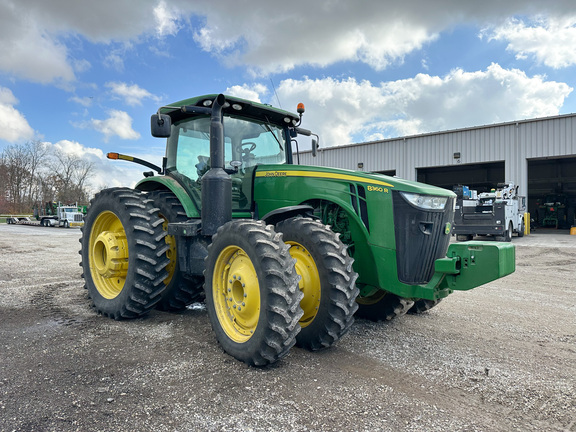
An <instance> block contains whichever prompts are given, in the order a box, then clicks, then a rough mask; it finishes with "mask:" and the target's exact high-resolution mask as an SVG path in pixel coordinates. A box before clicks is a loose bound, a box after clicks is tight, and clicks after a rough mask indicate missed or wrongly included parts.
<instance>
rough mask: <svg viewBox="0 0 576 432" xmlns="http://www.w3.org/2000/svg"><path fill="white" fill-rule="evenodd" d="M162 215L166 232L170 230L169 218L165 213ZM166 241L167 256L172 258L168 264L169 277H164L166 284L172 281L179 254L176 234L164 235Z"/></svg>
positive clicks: (163, 227)
mask: <svg viewBox="0 0 576 432" xmlns="http://www.w3.org/2000/svg"><path fill="white" fill-rule="evenodd" d="M160 217H161V218H162V219H164V222H163V223H162V229H163V230H164V231H165V232H166V231H168V219H166V217H165V216H164V215H163V214H160ZM164 241H165V242H166V244H167V245H168V248H169V249H168V250H167V251H166V257H167V258H168V259H169V260H170V262H169V263H168V265H167V266H166V271H167V272H168V277H166V279H164V281H163V282H164V285H169V284H170V281H172V277H173V276H174V272H175V271H176V260H177V259H178V256H177V255H176V239H175V238H174V236H171V235H167V236H166V237H164Z"/></svg>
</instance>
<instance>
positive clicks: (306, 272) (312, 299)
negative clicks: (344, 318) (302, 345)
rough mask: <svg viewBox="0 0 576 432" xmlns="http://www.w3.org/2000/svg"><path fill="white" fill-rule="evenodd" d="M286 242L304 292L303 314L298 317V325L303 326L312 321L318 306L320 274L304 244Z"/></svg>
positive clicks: (320, 290) (301, 305)
mask: <svg viewBox="0 0 576 432" xmlns="http://www.w3.org/2000/svg"><path fill="white" fill-rule="evenodd" d="M286 243H287V244H289V245H290V255H291V256H292V258H294V259H296V273H298V274H299V275H300V276H301V279H300V282H299V284H298V287H299V288H300V291H302V292H303V293H304V298H303V299H302V301H301V302H300V307H301V308H302V310H303V311H304V315H302V318H300V327H302V328H304V327H306V326H308V325H310V323H311V322H312V321H314V318H315V317H316V314H317V313H318V309H319V308H320V295H321V293H322V285H321V284H320V275H319V274H318V267H316V262H315V261H314V259H313V258H312V255H310V252H308V250H307V249H306V248H305V247H304V246H302V245H301V244H300V243H296V242H286Z"/></svg>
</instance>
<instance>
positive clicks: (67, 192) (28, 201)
mask: <svg viewBox="0 0 576 432" xmlns="http://www.w3.org/2000/svg"><path fill="white" fill-rule="evenodd" d="M93 171H94V164H93V163H92V162H89V161H87V160H85V159H82V158H81V157H80V156H76V155H71V154H68V153H64V152H62V151H60V150H58V149H55V148H53V147H51V146H48V145H47V144H44V143H42V142H40V141H29V142H27V143H24V144H14V145H10V146H8V147H6V148H5V149H4V150H3V151H2V153H0V214H5V213H9V214H28V213H32V212H33V209H34V208H35V207H40V206H43V205H44V203H46V202H61V203H63V204H73V203H78V204H81V203H82V204H85V203H87V202H88V199H89V194H90V191H89V179H90V176H91V174H92V173H93Z"/></svg>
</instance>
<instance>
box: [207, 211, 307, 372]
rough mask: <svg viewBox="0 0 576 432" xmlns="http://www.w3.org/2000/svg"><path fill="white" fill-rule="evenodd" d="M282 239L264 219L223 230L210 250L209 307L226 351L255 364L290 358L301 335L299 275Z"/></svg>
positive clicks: (235, 223)
mask: <svg viewBox="0 0 576 432" xmlns="http://www.w3.org/2000/svg"><path fill="white" fill-rule="evenodd" d="M289 249H290V248H289V247H288V245H286V244H285V243H284V242H283V241H282V235H281V234H278V233H276V232H275V231H274V229H273V227H272V226H271V225H268V226H266V224H265V223H264V222H262V221H254V220H250V219H238V220H234V221H231V222H228V223H226V224H224V225H223V226H221V227H220V228H218V231H217V233H216V234H215V235H214V236H213V237H212V243H211V244H210V246H208V257H207V258H206V270H205V272H204V276H205V280H206V284H205V292H206V309H207V311H208V317H209V319H210V323H211V325H212V329H213V330H214V333H215V334H216V339H217V340H218V343H219V344H220V346H221V347H222V349H223V350H224V351H226V352H227V353H228V354H230V355H231V356H233V357H235V358H236V359H238V360H240V361H243V362H244V363H247V364H249V365H253V366H264V365H267V364H270V363H274V362H276V361H277V360H279V359H280V358H282V357H284V356H285V355H286V354H288V351H289V350H290V348H291V347H292V346H293V345H294V344H295V343H296V335H297V334H298V332H299V331H300V326H299V325H298V320H299V319H300V317H301V316H302V309H301V308H300V300H302V297H303V294H302V292H301V291H300V290H299V289H298V281H299V279H300V278H299V276H298V274H297V273H296V269H295V267H294V264H295V260H294V259H293V258H292V257H291V256H290V252H289Z"/></svg>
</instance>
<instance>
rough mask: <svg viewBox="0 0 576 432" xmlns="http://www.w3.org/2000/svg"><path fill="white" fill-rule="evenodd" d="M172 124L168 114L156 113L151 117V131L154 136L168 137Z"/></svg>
mask: <svg viewBox="0 0 576 432" xmlns="http://www.w3.org/2000/svg"><path fill="white" fill-rule="evenodd" d="M171 126H172V119H171V118H170V116H169V115H168V114H154V115H153V116H152V117H150V132H151V133H152V136H153V137H156V138H168V137H169V136H170V129H171Z"/></svg>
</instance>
